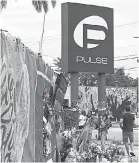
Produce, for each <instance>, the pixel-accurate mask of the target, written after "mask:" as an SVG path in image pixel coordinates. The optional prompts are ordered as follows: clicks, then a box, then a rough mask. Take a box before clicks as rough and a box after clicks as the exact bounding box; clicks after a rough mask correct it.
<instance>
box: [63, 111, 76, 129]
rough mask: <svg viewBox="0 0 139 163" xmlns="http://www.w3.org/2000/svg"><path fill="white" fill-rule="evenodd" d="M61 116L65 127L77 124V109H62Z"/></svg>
mask: <svg viewBox="0 0 139 163" xmlns="http://www.w3.org/2000/svg"><path fill="white" fill-rule="evenodd" d="M63 117H64V126H65V129H66V128H72V127H76V126H77V125H78V119H79V111H78V110H77V111H72V110H64V116H63Z"/></svg>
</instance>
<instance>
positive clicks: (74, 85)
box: [71, 72, 78, 104]
mask: <svg viewBox="0 0 139 163" xmlns="http://www.w3.org/2000/svg"><path fill="white" fill-rule="evenodd" d="M77 100H78V73H77V72H72V73H71V104H73V103H76V102H77Z"/></svg>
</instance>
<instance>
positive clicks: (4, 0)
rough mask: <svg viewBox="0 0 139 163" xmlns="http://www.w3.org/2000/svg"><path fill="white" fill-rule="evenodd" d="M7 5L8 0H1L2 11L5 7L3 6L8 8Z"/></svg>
mask: <svg viewBox="0 0 139 163" xmlns="http://www.w3.org/2000/svg"><path fill="white" fill-rule="evenodd" d="M6 6H7V1H6V0H1V1H0V11H1V10H2V9H3V8H6Z"/></svg>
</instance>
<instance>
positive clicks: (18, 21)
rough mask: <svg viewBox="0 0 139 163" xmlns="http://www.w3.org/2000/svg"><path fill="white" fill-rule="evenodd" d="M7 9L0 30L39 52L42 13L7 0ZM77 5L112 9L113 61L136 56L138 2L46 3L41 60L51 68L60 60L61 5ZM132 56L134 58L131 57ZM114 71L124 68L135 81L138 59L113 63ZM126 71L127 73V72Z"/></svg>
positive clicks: (21, 0) (22, 1)
mask: <svg viewBox="0 0 139 163" xmlns="http://www.w3.org/2000/svg"><path fill="white" fill-rule="evenodd" d="M7 1H8V5H7V8H6V9H3V11H1V12H0V29H3V30H7V31H8V32H9V33H10V34H11V35H12V36H13V37H18V38H20V39H21V40H22V42H23V43H24V44H25V45H26V46H27V47H28V48H30V49H31V50H32V51H34V52H36V53H38V52H39V41H40V37H41V33H42V25H43V17H44V13H43V12H42V13H37V12H36V11H35V9H34V7H33V6H32V1H31V0H7ZM63 2H76V3H83V4H91V5H97V6H105V7H111V8H113V9H114V57H115V60H118V59H122V58H127V57H128V56H129V57H128V58H134V57H137V56H139V55H138V54H139V38H134V37H137V36H139V10H138V5H139V2H138V0H69V1H66V0H57V5H56V7H55V8H54V9H53V8H52V6H51V3H50V2H49V12H48V13H47V15H46V23H45V33H44V41H43V51H42V56H43V60H44V61H45V62H46V63H48V64H49V65H51V66H52V65H53V59H54V58H57V57H61V3H63ZM131 55H133V56H131ZM114 66H115V68H119V67H125V69H126V73H127V74H130V76H131V77H133V78H136V77H137V76H138V75H139V73H138V70H139V68H137V67H139V66H138V64H137V59H128V60H122V61H115V63H114ZM128 69H129V70H128Z"/></svg>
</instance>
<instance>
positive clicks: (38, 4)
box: [0, 0, 56, 56]
mask: <svg viewBox="0 0 139 163" xmlns="http://www.w3.org/2000/svg"><path fill="white" fill-rule="evenodd" d="M51 4H52V6H53V8H54V7H55V6H56V0H51ZM32 5H33V6H34V8H35V10H36V11H37V12H38V13H41V12H44V19H43V29H42V35H41V39H40V47H39V55H40V56H41V53H42V44H43V35H44V27H45V17H46V13H47V12H48V9H49V8H48V0H44V1H43V0H38V1H36V0H32ZM6 6H7V0H1V1H0V8H1V10H2V9H3V8H6Z"/></svg>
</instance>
